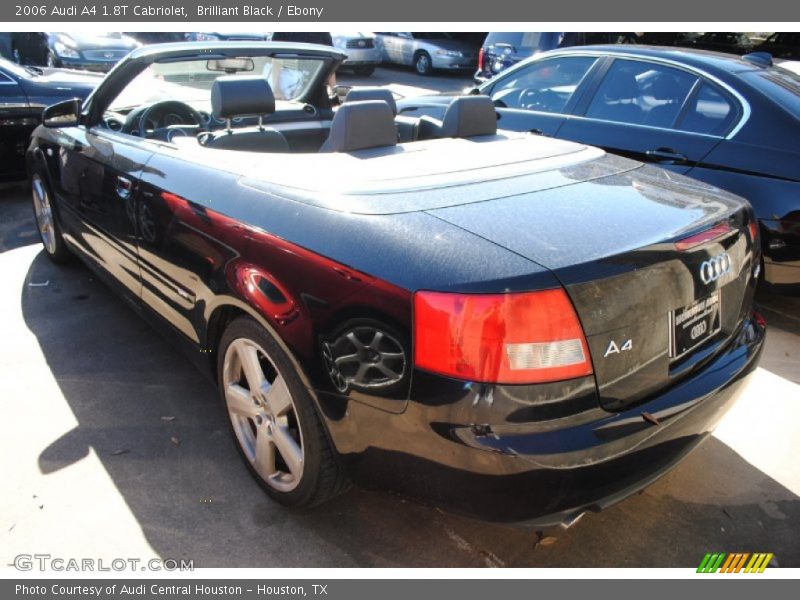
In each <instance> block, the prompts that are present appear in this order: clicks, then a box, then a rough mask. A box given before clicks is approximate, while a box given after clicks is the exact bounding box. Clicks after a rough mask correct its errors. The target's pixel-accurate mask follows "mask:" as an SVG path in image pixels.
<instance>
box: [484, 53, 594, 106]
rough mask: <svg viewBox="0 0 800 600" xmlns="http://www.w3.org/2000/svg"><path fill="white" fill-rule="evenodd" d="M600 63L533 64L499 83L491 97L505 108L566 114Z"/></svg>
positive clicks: (582, 59)
mask: <svg viewBox="0 0 800 600" xmlns="http://www.w3.org/2000/svg"><path fill="white" fill-rule="evenodd" d="M596 60H597V59H596V58H595V57H593V56H569V57H561V58H553V59H550V60H543V61H538V62H535V63H532V64H530V65H528V66H527V67H525V68H523V69H520V70H519V71H517V72H516V73H514V74H513V75H510V76H509V77H506V78H505V79H503V80H502V81H500V82H498V83H497V84H496V85H495V86H494V87H493V88H492V92H491V98H492V100H493V101H494V103H495V104H496V105H497V106H499V107H503V108H520V109H524V110H535V111H540V112H548V113H560V112H563V111H564V108H565V107H566V106H567V103H568V102H569V100H570V98H572V96H573V95H574V94H575V90H577V89H578V86H579V85H580V83H581V81H583V78H584V77H586V74H587V73H588V72H589V69H591V68H592V65H593V64H594V63H595V61H596Z"/></svg>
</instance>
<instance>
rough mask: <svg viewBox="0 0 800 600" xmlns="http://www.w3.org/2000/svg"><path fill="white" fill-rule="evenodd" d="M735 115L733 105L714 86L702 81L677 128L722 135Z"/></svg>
mask: <svg viewBox="0 0 800 600" xmlns="http://www.w3.org/2000/svg"><path fill="white" fill-rule="evenodd" d="M735 115H736V111H735V110H734V107H733V105H732V104H731V103H730V101H729V100H728V99H727V98H726V97H725V96H724V95H723V94H722V93H721V92H719V91H718V90H717V89H716V88H714V86H712V85H710V84H708V83H703V84H702V85H701V86H700V89H699V90H698V92H697V94H695V97H694V99H693V100H692V102H691V105H690V106H689V108H688V110H687V111H686V114H685V116H684V117H683V119H681V122H680V124H679V125H678V129H680V130H681V131H690V132H692V133H705V134H707V135H723V134H724V133H725V132H726V131H727V129H728V128H729V127H730V125H731V121H732V120H733V118H734V117H735Z"/></svg>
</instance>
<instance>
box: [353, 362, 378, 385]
mask: <svg viewBox="0 0 800 600" xmlns="http://www.w3.org/2000/svg"><path fill="white" fill-rule="evenodd" d="M372 366H374V365H371V364H370V363H361V364H360V365H358V371H356V374H355V375H354V376H353V381H355V382H356V383H362V382H363V381H364V378H365V377H366V376H367V371H369V368H370V367H372Z"/></svg>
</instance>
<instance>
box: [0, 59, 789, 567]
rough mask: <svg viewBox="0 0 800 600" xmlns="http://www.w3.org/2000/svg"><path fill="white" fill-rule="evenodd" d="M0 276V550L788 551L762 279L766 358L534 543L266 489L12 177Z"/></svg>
mask: <svg viewBox="0 0 800 600" xmlns="http://www.w3.org/2000/svg"><path fill="white" fill-rule="evenodd" d="M439 79H440V80H437V78H427V79H425V80H424V81H422V82H420V79H419V78H418V77H417V76H416V75H414V74H413V73H411V72H410V71H404V70H402V69H390V70H388V69H379V70H378V71H377V72H376V75H375V76H373V77H372V78H353V83H356V82H357V83H358V84H360V85H364V84H378V85H389V84H391V85H392V86H406V87H408V88H409V91H408V92H407V93H408V94H412V93H426V91H427V90H429V89H430V90H432V91H440V90H444V91H449V89H450V87H451V86H452V88H453V89H454V90H457V89H461V88H463V87H464V85H465V84H466V85H468V84H469V81H468V80H465V79H464V78H463V77H461V78H459V77H451V76H445V77H442V78H439ZM356 80H357V81H356ZM406 80H408V81H407V82H406ZM340 82H342V83H345V82H348V83H349V82H350V79H349V78H346V77H341V76H340ZM398 82H399V83H398ZM429 82H430V83H429ZM415 83H416V84H418V85H414V84H415ZM426 86H430V87H426ZM415 90H417V91H415ZM419 90H423V91H422V92H419ZM0 281H2V285H0V315H1V316H2V318H1V319H0V339H2V341H3V344H2V346H0V398H1V399H2V403H0V436H1V439H2V457H1V458H0V469H2V473H3V477H4V485H3V488H4V492H5V493H4V494H2V495H0V548H2V551H1V552H0V554H2V555H1V556H0V560H2V563H3V564H9V563H12V562H13V559H14V556H16V555H18V554H21V553H28V554H33V553H49V554H51V555H53V556H59V557H64V558H85V557H91V558H104V559H109V560H110V559H112V558H117V557H123V558H140V559H148V558H151V557H162V558H175V559H181V558H185V559H192V560H194V563H195V566H196V567H340V566H341V567H370V566H374V567H442V566H445V567H449V566H462V567H473V566H475V567H498V566H508V567H575V566H583V567H696V566H697V564H698V563H699V562H700V559H701V558H702V557H703V555H704V554H705V552H707V551H721V552H772V553H774V554H775V558H774V559H773V561H772V563H771V565H772V566H775V565H779V566H793V567H798V566H800V536H798V535H797V533H798V523H800V469H798V468H797V456H798V455H800V299H792V298H785V297H778V296H771V295H767V294H760V295H759V298H758V300H759V303H760V305H761V309H762V310H763V312H764V314H765V316H766V317H767V321H768V323H769V325H770V328H769V333H768V337H767V343H766V348H765V352H764V355H763V359H762V362H761V367H760V368H759V369H758V371H757V372H756V374H755V376H754V378H753V380H752V382H751V384H750V385H749V387H748V388H747V390H746V391H745V393H744V395H743V396H742V398H741V399H740V400H739V402H738V403H737V404H736V405H735V406H734V407H733V409H732V410H731V411H730V412H729V413H728V415H727V416H726V417H725V419H724V420H723V422H722V423H721V425H720V427H719V428H718V430H717V431H716V432H715V434H714V435H713V436H712V437H710V438H709V439H708V440H707V441H706V442H705V443H704V444H703V445H701V446H700V447H699V448H698V449H697V450H696V451H695V452H694V453H693V454H692V455H691V456H690V457H689V458H688V459H687V460H686V461H685V462H684V463H682V464H681V465H680V466H679V467H678V468H676V469H675V470H674V471H672V472H671V473H670V474H668V475H667V476H665V477H664V478H662V479H661V480H659V481H658V482H657V483H655V484H654V485H652V486H650V487H649V488H647V489H646V490H644V491H643V492H642V493H640V494H638V495H636V496H634V497H632V498H630V499H628V500H626V501H624V502H622V503H620V504H618V505H616V506H614V507H612V508H610V509H608V510H606V511H603V512H602V513H599V514H590V515H587V516H586V517H585V518H583V519H582V520H581V521H580V522H579V523H578V524H576V525H575V526H574V527H572V528H570V529H568V530H564V531H561V530H554V531H550V532H546V535H547V538H545V540H544V543H541V542H540V543H537V536H536V535H535V533H534V532H532V531H529V530H523V529H516V528H512V527H507V526H500V525H494V524H487V523H481V522H476V521H472V520H468V519H464V518H461V517H457V516H453V515H450V514H446V513H443V512H441V511H440V510H437V509H436V508H433V507H427V506H424V505H421V504H417V503H414V502H409V501H405V500H403V499H401V498H398V497H395V496H392V495H389V494H385V493H382V492H378V491H365V490H360V489H353V490H351V491H350V492H348V493H346V494H345V495H343V496H341V497H339V498H337V499H335V500H334V501H332V502H330V503H328V504H326V505H323V506H320V507H317V508H315V509H313V510H308V511H304V512H297V511H292V510H289V509H286V508H283V507H281V506H279V505H277V504H275V503H273V502H271V501H270V500H269V499H268V498H267V497H266V496H265V495H264V494H263V492H262V491H261V490H260V488H259V487H258V486H257V485H256V484H255V483H254V482H253V480H252V479H251V478H250V476H249V475H248V473H247V471H246V469H245V467H244V465H243V464H242V463H241V461H240V459H239V457H238V455H237V453H236V450H235V447H234V443H233V441H232V440H231V439H230V437H229V434H228V431H227V428H226V424H225V421H224V419H225V418H226V416H225V414H224V412H223V409H222V407H221V406H220V403H219V400H218V398H217V395H216V391H215V389H214V387H213V386H212V384H211V383H210V382H209V381H208V380H206V379H204V378H203V377H202V376H201V375H200V374H199V373H198V372H197V371H195V370H194V368H193V367H192V366H191V365H190V364H189V363H188V362H187V361H186V360H185V359H184V358H183V357H182V356H181V355H180V354H178V353H177V352H176V351H175V350H174V349H173V348H172V347H171V346H170V345H169V344H168V343H167V342H165V341H164V340H163V339H162V338H161V337H160V336H159V335H158V334H157V333H156V332H155V331H153V330H152V329H150V328H149V327H148V326H147V325H146V324H145V323H144V322H143V321H142V320H141V319H140V318H139V317H138V316H137V315H135V314H134V312H133V311H131V310H130V309H129V308H128V306H127V305H126V304H125V303H124V302H123V301H121V300H120V299H118V298H117V297H116V296H115V295H113V294H112V292H111V291H110V290H109V289H107V288H106V287H105V286H104V285H103V284H102V283H100V282H99V281H97V280H96V278H95V277H94V276H93V275H92V274H91V272H90V271H89V270H88V269H87V268H85V267H83V266H82V265H80V264H79V263H76V264H71V265H68V266H64V267H60V266H56V265H53V264H52V263H50V262H49V261H48V260H47V258H46V257H45V256H44V254H43V253H42V252H41V247H40V244H39V240H38V235H37V232H36V229H35V225H34V220H33V216H32V211H31V207H30V201H29V198H28V192H27V190H26V188H25V187H24V186H22V185H17V186H6V187H3V188H0ZM464 493H465V494H468V493H469V490H464ZM545 493H546V492H545Z"/></svg>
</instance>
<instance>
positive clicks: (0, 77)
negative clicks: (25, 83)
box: [0, 71, 16, 83]
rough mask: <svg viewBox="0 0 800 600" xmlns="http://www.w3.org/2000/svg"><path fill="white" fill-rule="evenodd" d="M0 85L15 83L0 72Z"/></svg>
mask: <svg viewBox="0 0 800 600" xmlns="http://www.w3.org/2000/svg"><path fill="white" fill-rule="evenodd" d="M0 83H16V82H15V81H14V80H13V79H11V77H9V76H8V75H6V74H5V73H3V72H2V71H0Z"/></svg>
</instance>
